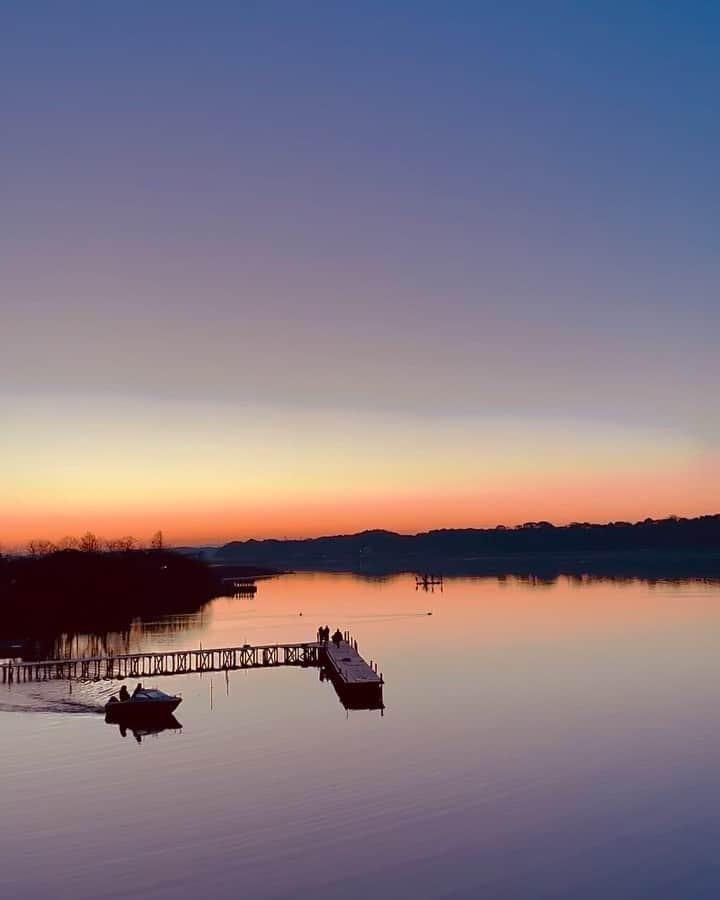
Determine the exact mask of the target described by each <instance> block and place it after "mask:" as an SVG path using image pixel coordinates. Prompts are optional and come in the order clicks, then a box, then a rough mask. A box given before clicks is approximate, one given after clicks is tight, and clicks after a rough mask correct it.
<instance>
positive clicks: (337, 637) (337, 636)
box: [332, 628, 343, 647]
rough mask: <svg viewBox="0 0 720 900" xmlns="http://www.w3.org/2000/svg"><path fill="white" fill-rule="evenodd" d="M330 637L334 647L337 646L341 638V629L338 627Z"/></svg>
mask: <svg viewBox="0 0 720 900" xmlns="http://www.w3.org/2000/svg"><path fill="white" fill-rule="evenodd" d="M332 639H333V644H335V646H336V647H339V646H340V641H341V640H342V639H343V636H342V631H340V629H339V628H338V629H337V630H336V632H335V634H334V635H333V636H332Z"/></svg>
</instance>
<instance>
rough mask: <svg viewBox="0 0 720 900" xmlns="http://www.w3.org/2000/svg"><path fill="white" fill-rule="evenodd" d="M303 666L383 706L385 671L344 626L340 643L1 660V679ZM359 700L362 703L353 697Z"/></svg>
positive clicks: (111, 676)
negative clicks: (364, 654) (379, 669)
mask: <svg viewBox="0 0 720 900" xmlns="http://www.w3.org/2000/svg"><path fill="white" fill-rule="evenodd" d="M276 666H301V667H304V668H308V667H314V668H320V669H324V670H326V672H327V675H328V677H329V678H330V679H331V680H332V681H333V684H334V685H335V687H336V689H337V690H338V693H339V694H341V699H342V700H343V702H345V700H346V699H347V698H348V697H349V698H350V701H351V703H350V705H351V706H352V707H353V708H367V707H366V706H365V705H364V704H365V703H366V702H367V701H368V700H370V701H371V702H372V704H373V706H372V707H371V708H382V685H383V683H384V682H383V677H382V675H381V674H378V672H377V665H376V664H375V665H374V667H373V664H372V662H371V663H370V664H368V663H367V662H365V660H364V659H363V658H362V657H361V656H360V654H359V652H358V649H357V641H355V640H353V639H352V637H351V636H350V634H349V633H348V632H345V633H344V635H343V640H342V641H340V642H339V643H338V644H334V643H333V642H332V641H330V642H319V641H308V642H306V643H299V644H262V645H259V646H253V645H250V644H244V645H243V646H242V647H215V648H211V649H204V648H202V647H201V648H200V649H199V650H168V651H155V652H150V653H124V654H118V655H113V656H86V657H76V658H72V659H45V660H27V661H17V660H14V661H8V662H4V663H1V664H0V673H1V677H2V682H3V683H5V684H12V683H13V682H26V681H32V682H38V681H40V682H42V681H58V680H67V679H74V680H81V681H109V680H122V679H124V678H157V677H160V676H163V675H190V674H193V673H199V672H227V671H232V670H234V669H262V668H273V667H276ZM357 701H359V702H360V703H361V704H363V705H362V706H360V707H358V706H356V705H355V703H356V702H357Z"/></svg>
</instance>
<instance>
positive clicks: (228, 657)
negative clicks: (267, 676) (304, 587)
mask: <svg viewBox="0 0 720 900" xmlns="http://www.w3.org/2000/svg"><path fill="white" fill-rule="evenodd" d="M319 664H320V644H318V643H317V642H308V643H303V644H264V645H260V646H251V645H250V644H245V645H243V646H242V647H217V648H212V649H207V650H206V649H203V648H200V649H199V650H168V651H157V652H153V653H124V654H119V655H116V656H86V657H78V658H75V659H45V660H39V661H25V662H7V663H3V664H2V665H0V670H1V671H2V680H3V682H13V681H55V680H58V679H80V680H86V681H106V680H114V679H123V678H141V677H146V678H147V677H157V676H161V675H190V674H192V673H196V672H223V671H225V670H230V669H257V668H268V667H270V666H317V665H319Z"/></svg>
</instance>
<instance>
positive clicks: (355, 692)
mask: <svg viewBox="0 0 720 900" xmlns="http://www.w3.org/2000/svg"><path fill="white" fill-rule="evenodd" d="M320 681H323V682H324V681H329V682H330V683H331V684H332V686H333V687H334V688H335V693H336V694H337V697H338V700H339V701H340V703H341V704H342V705H343V707H344V708H345V709H346V710H360V709H369V710H380V714H381V715H382V714H383V711H384V710H385V702H384V700H383V685H382V684H377V683H372V684H363V685H358V684H354V685H352V686H350V687H348V686H347V685H346V684H344V682H343V681H342V680H341V679H339V678H337V677H336V676H335V674H334V672H333V671H332V669H329V668H327V666H321V667H320Z"/></svg>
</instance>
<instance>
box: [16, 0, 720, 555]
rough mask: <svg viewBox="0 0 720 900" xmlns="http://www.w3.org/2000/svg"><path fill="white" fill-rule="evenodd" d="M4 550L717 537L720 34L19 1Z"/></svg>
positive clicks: (425, 14)
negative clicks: (35, 543)
mask: <svg viewBox="0 0 720 900" xmlns="http://www.w3.org/2000/svg"><path fill="white" fill-rule="evenodd" d="M0 84H1V85H2V87H1V88H0V173H1V174H0V273H1V274H0V543H2V545H4V546H13V545H21V544H22V543H23V542H24V541H27V540H28V539H30V538H39V537H46V538H58V537H60V536H61V535H64V534H68V533H74V534H78V533H82V532H84V531H85V530H87V529H90V530H94V531H97V532H99V533H102V534H103V535H106V536H108V537H112V536H117V535H119V534H126V533H132V534H136V535H138V536H141V537H144V536H146V535H150V534H152V533H153V532H154V531H155V530H156V529H158V528H161V529H163V531H164V533H165V534H166V536H167V537H168V539H169V540H171V541H174V542H177V543H185V542H194V543H212V542H217V541H222V540H227V539H233V538H246V537H250V536H253V537H258V538H259V537H266V536H274V537H283V536H292V537H298V536H311V535H317V534H327V533H335V532H340V531H357V530H362V529H364V528H391V529H395V530H401V531H419V530H426V529H429V528H436V527H452V526H458V527H468V526H478V527H482V526H492V525H495V524H498V523H503V524H508V525H511V524H516V523H519V522H524V521H533V520H538V519H548V520H551V521H555V522H558V523H559V522H569V521H574V520H580V521H588V520H589V521H608V520H616V519H641V518H645V517H646V516H653V517H659V516H665V515H670V514H675V515H697V514H703V513H711V512H718V511H720V416H719V415H718V397H717V386H718V383H719V382H720V362H719V361H718V360H719V356H718V352H717V340H718V335H719V333H720V302H719V301H720V298H719V292H718V285H719V283H720V281H719V275H720V247H718V243H719V240H720V237H719V236H720V194H719V187H718V186H719V185H720V177H719V176H720V171H719V169H720V115H719V110H718V98H720V8H719V7H718V6H717V4H715V3H710V2H702V0H698V2H695V3H692V4H668V3H660V2H634V0H628V2H622V3H619V2H610V0H606V2H602V3H600V2H586V3H582V4H581V3H574V2H553V0H548V2H547V3H542V4H540V3H535V2H514V0H504V2H472V3H469V2H459V0H458V2H453V0H448V2H445V3H437V2H435V3H428V2H422V0H414V2H401V0H398V2H393V3H387V2H382V3H380V2H375V0H366V2H364V3H362V4H349V3H341V2H313V3H305V2H292V3H290V2H288V3H276V2H272V0H264V2H233V3H228V2H221V0H217V2H211V3H203V4H199V3H195V2H193V3H188V2H183V0H174V2H163V0H158V2H155V3H152V4H147V3H141V2H135V0H126V2H124V3H122V4H98V3H91V2H75V3H72V4H57V3H44V2H34V3H20V2H10V3H8V4H4V5H3V9H2V10H0Z"/></svg>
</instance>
